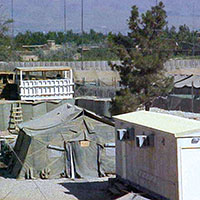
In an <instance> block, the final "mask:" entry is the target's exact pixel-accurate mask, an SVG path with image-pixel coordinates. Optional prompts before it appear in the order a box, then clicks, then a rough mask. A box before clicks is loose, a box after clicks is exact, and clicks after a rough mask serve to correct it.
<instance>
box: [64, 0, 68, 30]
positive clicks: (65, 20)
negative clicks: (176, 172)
mask: <svg viewBox="0 0 200 200" xmlns="http://www.w3.org/2000/svg"><path fill="white" fill-rule="evenodd" d="M63 1H64V32H65V33H66V32H67V15H66V0H63Z"/></svg>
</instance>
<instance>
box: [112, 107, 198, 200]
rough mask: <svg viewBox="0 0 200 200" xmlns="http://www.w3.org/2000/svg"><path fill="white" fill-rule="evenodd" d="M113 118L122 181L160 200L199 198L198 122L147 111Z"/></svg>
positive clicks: (117, 168) (119, 174)
mask: <svg viewBox="0 0 200 200" xmlns="http://www.w3.org/2000/svg"><path fill="white" fill-rule="evenodd" d="M114 118H115V122H116V124H115V126H116V174H117V177H118V178H119V179H121V180H122V181H128V182H129V183H130V184H133V185H134V186H137V187H140V189H141V190H144V192H147V193H150V194H151V195H152V196H155V197H158V198H159V199H170V200H199V199H200V190H199V185H200V122H199V121H196V120H190V119H186V118H182V117H177V116H173V115H169V114H161V113H154V112H146V111H138V112H132V113H128V114H123V115H118V116H115V117H114ZM121 130H123V133H124V135H123V137H122V131H121ZM124 130H127V131H124Z"/></svg>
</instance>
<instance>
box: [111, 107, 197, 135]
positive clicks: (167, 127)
mask: <svg viewBox="0 0 200 200" xmlns="http://www.w3.org/2000/svg"><path fill="white" fill-rule="evenodd" d="M114 118H115V119H119V120H122V121H126V122H130V123H134V124H138V125H141V126H145V127H148V128H152V129H156V130H160V131H163V132H167V133H171V134H174V135H175V137H186V136H188V135H190V134H192V135H193V136H200V122H199V121H196V120H192V119H186V118H182V117H177V116H172V115H169V114H161V113H155V112H148V111H137V112H131V113H127V114H122V115H117V116H114Z"/></svg>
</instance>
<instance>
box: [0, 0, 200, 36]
mask: <svg viewBox="0 0 200 200" xmlns="http://www.w3.org/2000/svg"><path fill="white" fill-rule="evenodd" d="M13 1H14V20H15V31H16V32H19V31H25V30H33V31H49V30H52V31H62V30H63V26H64V25H63V1H64V0H13ZM83 1H84V29H85V30H86V31H88V30H89V29H91V28H93V29H95V30H97V31H102V32H109V31H113V32H117V31H120V32H124V33H125V32H126V31H127V30H128V28H127V19H128V17H129V16H130V10H131V6H133V5H135V4H136V5H137V6H138V7H139V10H140V11H141V12H144V11H146V10H147V9H150V7H151V6H152V5H155V3H156V0H83ZM163 2H164V4H165V5H166V11H167V14H168V21H169V25H175V26H179V25H180V24H187V25H188V26H189V27H190V28H194V29H200V14H199V10H200V3H199V0H163ZM0 4H2V8H1V10H2V11H3V12H4V13H5V14H6V15H7V16H10V13H11V9H10V8H11V0H0ZM66 12H67V29H73V30H74V31H76V32H78V31H80V13H81V0H66Z"/></svg>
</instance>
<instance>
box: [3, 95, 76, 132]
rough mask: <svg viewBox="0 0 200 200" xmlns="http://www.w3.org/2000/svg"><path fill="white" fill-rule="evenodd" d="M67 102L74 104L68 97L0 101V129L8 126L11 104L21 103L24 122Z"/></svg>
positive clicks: (5, 128) (4, 129)
mask: <svg viewBox="0 0 200 200" xmlns="http://www.w3.org/2000/svg"><path fill="white" fill-rule="evenodd" d="M67 102H68V103H70V104H73V105H74V103H75V100H74V99H69V100H61V101H41V102H40V101H38V102H27V101H0V131H6V130H7V129H8V128H9V123H10V119H11V115H12V107H13V105H14V106H16V105H17V104H18V103H20V104H21V107H22V116H23V121H24V122H25V121H29V120H31V119H34V118H36V117H38V116H40V115H43V114H45V113H47V112H49V111H51V110H53V109H55V108H57V107H59V106H60V105H62V104H64V103H67Z"/></svg>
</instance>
